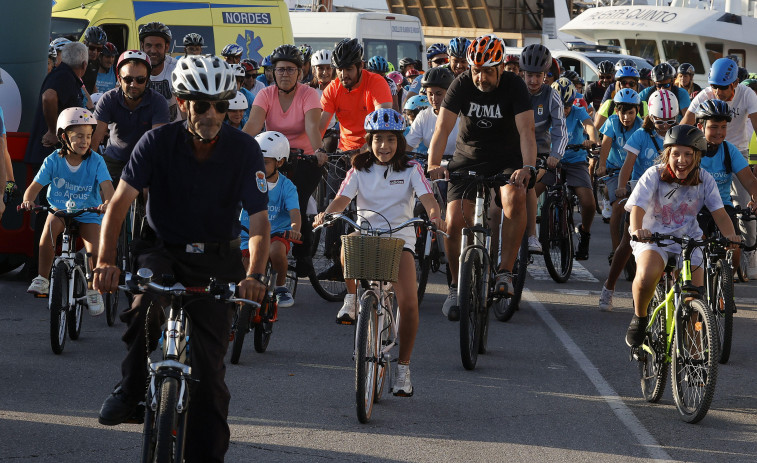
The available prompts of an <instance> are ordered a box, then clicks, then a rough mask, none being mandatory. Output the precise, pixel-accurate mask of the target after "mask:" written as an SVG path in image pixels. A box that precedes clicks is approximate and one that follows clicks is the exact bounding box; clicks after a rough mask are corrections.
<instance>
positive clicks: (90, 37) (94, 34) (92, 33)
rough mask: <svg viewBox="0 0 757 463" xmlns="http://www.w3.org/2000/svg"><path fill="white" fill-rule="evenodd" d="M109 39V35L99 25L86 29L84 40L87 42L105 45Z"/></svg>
mask: <svg viewBox="0 0 757 463" xmlns="http://www.w3.org/2000/svg"><path fill="white" fill-rule="evenodd" d="M107 41H108V36H107V35H106V34H105V31H104V30H102V29H101V28H100V27H99V26H91V27H88V28H87V30H86V31H84V42H85V43H87V44H92V45H105V43H106V42H107Z"/></svg>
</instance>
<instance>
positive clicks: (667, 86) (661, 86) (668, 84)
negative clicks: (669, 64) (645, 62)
mask: <svg viewBox="0 0 757 463" xmlns="http://www.w3.org/2000/svg"><path fill="white" fill-rule="evenodd" d="M671 85H673V84H672V83H670V82H668V83H667V84H660V83H657V82H655V84H654V86H655V87H657V88H670V86H671Z"/></svg>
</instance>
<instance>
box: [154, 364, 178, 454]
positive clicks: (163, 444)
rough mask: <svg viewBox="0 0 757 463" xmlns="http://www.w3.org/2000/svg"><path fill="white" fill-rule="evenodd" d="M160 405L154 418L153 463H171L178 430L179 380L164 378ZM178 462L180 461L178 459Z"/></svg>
mask: <svg viewBox="0 0 757 463" xmlns="http://www.w3.org/2000/svg"><path fill="white" fill-rule="evenodd" d="M159 391H160V392H159V393H160V403H158V412H157V413H158V414H157V416H156V418H155V433H156V434H155V463H173V462H174V459H175V458H176V456H177V455H176V450H177V449H176V441H177V434H178V428H179V413H178V411H177V410H176V403H177V401H178V400H179V380H178V379H176V378H171V377H166V378H163V381H162V382H161V383H160V390H159ZM177 460H178V461H182V460H181V459H178V458H177Z"/></svg>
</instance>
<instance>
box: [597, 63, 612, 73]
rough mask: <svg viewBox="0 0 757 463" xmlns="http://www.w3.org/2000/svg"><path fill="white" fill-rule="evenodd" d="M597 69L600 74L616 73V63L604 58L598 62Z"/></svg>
mask: <svg viewBox="0 0 757 463" xmlns="http://www.w3.org/2000/svg"><path fill="white" fill-rule="evenodd" d="M597 70H598V71H599V73H600V74H612V75H615V65H614V64H612V61H608V60H604V61H600V62H599V64H597Z"/></svg>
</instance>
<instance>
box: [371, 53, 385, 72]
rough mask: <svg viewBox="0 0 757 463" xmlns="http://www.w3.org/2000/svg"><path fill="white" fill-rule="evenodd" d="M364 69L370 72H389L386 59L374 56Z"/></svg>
mask: <svg viewBox="0 0 757 463" xmlns="http://www.w3.org/2000/svg"><path fill="white" fill-rule="evenodd" d="M366 69H368V70H369V71H371V72H381V73H384V72H389V63H387V62H386V59H385V58H384V57H383V56H374V57H373V58H371V59H369V60H368V65H367V66H366Z"/></svg>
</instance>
